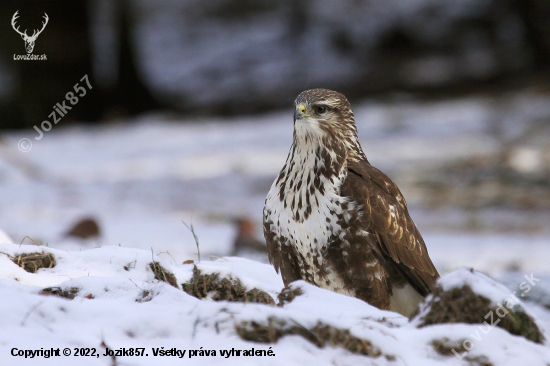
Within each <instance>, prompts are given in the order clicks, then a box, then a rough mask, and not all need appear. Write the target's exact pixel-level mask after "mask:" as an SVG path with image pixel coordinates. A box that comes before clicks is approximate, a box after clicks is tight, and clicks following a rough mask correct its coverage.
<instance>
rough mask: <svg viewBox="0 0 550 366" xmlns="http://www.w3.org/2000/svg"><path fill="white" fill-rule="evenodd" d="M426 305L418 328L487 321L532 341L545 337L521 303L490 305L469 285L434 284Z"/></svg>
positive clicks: (537, 341) (489, 302) (490, 324)
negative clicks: (446, 289) (456, 286)
mask: <svg viewBox="0 0 550 366" xmlns="http://www.w3.org/2000/svg"><path fill="white" fill-rule="evenodd" d="M428 307H429V311H428V313H427V314H425V315H424V316H423V317H422V319H421V322H420V324H419V325H418V327H419V328H420V327H425V326H427V325H431V324H442V323H467V324H477V323H479V324H482V323H484V322H487V324H488V325H489V326H493V325H496V326H497V327H501V328H502V329H504V330H506V331H508V332H509V333H511V334H514V335H520V336H523V337H525V338H526V339H528V340H530V341H533V342H535V343H542V342H543V341H544V336H543V335H542V332H541V331H540V329H539V328H538V327H537V325H536V323H535V321H534V320H533V318H531V317H530V316H529V315H527V314H526V313H525V311H524V310H523V308H521V306H519V305H515V306H513V307H512V308H511V309H510V308H507V307H504V306H503V305H496V306H495V305H491V300H489V299H488V298H486V297H485V296H482V295H479V294H476V293H475V292H474V291H472V289H471V287H470V286H468V285H465V286H463V287H461V288H452V289H450V290H449V291H444V290H443V288H442V287H441V286H437V287H436V288H435V290H434V292H433V297H432V299H431V300H430V302H429V303H428ZM484 326H485V325H484ZM457 352H458V350H457Z"/></svg>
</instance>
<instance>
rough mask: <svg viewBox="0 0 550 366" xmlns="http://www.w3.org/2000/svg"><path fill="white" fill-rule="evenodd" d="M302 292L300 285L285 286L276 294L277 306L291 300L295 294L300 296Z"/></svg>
mask: <svg viewBox="0 0 550 366" xmlns="http://www.w3.org/2000/svg"><path fill="white" fill-rule="evenodd" d="M302 294H303V292H302V289H301V288H300V287H291V286H286V287H285V288H284V289H283V291H281V293H280V294H279V296H277V299H278V300H279V302H278V303H277V306H284V305H285V304H288V303H290V302H292V300H294V299H295V298H296V296H300V295H302Z"/></svg>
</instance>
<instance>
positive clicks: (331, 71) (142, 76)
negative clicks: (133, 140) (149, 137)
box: [0, 0, 550, 129]
mask: <svg viewBox="0 0 550 366" xmlns="http://www.w3.org/2000/svg"><path fill="white" fill-rule="evenodd" d="M16 10H18V11H19V15H20V17H19V19H18V20H17V22H18V23H17V24H18V25H20V26H21V30H23V29H29V31H28V33H29V34H31V33H32V29H37V28H40V26H41V22H42V16H43V15H44V13H47V14H48V16H49V19H50V20H49V23H48V25H47V27H46V29H45V30H44V32H43V33H42V34H41V35H40V36H39V37H38V39H37V41H36V46H35V49H34V52H33V53H34V54H36V55H41V54H46V55H47V61H21V60H14V59H13V58H14V54H15V55H19V54H25V49H24V43H23V41H22V39H21V37H20V36H19V35H18V34H17V33H16V32H15V31H14V30H13V29H12V27H11V18H12V16H13V14H14V13H15V11H16ZM0 23H1V24H0V115H1V119H0V128H3V129H20V128H29V127H32V126H33V125H36V124H39V123H40V122H41V121H42V120H44V119H47V116H48V114H49V113H51V111H52V107H53V105H55V103H57V102H59V101H62V100H63V98H64V95H65V93H66V92H67V91H68V90H71V89H72V87H73V85H74V84H75V83H76V82H78V80H80V79H81V78H82V76H83V75H84V74H88V75H89V77H90V79H91V83H92V86H93V87H94V90H93V92H91V93H89V95H88V96H86V98H83V99H82V101H81V102H80V103H79V106H78V108H74V109H73V110H72V111H71V113H70V114H68V115H67V117H66V118H65V119H64V124H68V123H70V122H71V121H84V122H90V123H95V122H99V121H108V120H109V119H110V118H113V117H118V116H133V115H136V114H140V113H143V112H147V111H153V110H171V111H173V112H176V113H179V114H207V115H228V114H247V113H255V112H261V111H266V110H270V109H273V108H280V107H284V106H288V105H289V104H290V103H291V102H292V100H293V99H294V97H295V96H296V95H297V93H299V92H300V91H301V90H304V89H306V88H309V87H325V88H333V89H337V90H339V91H341V92H343V93H344V94H346V95H348V96H349V97H350V98H351V99H356V98H361V97H366V96H370V95H375V94H376V95H384V94H388V93H395V92H401V91H406V92H410V93H413V94H415V95H416V96H417V97H420V98H437V97H441V96H448V95H454V94H464V93H471V92H479V91H480V90H481V91H483V92H487V93H499V92H502V91H505V90H509V89H513V88H516V87H524V86H525V85H534V86H535V87H537V88H540V89H542V90H548V89H549V85H550V83H549V80H550V76H549V75H550V2H549V1H546V0H483V1H467V0H461V1H449V2H444V1H438V2H434V1H401V2H389V1H381V0H380V1H373V0H371V1H342V2H337V3H336V2H325V1H318V0H307V1H285V2H277V1H274V0H255V1H252V0H232V1H229V0H216V1H208V2H202V1H192V0H188V1H180V2H169V1H145V0H141V1H123V0H118V1H107V0H100V1H68V0H56V1H43V0H42V1H13V0H4V1H2V2H1V3H0Z"/></svg>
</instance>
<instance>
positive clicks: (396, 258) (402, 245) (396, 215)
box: [342, 161, 439, 296]
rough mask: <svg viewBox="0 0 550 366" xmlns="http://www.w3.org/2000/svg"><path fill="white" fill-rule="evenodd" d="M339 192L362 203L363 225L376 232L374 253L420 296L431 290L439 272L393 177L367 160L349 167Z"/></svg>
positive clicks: (374, 233) (366, 228)
mask: <svg viewBox="0 0 550 366" xmlns="http://www.w3.org/2000/svg"><path fill="white" fill-rule="evenodd" d="M342 195H343V196H347V197H350V199H351V200H352V201H355V202H358V203H360V204H363V205H364V211H365V214H364V216H363V218H362V225H363V227H364V228H365V230H367V231H369V232H370V233H371V234H373V235H375V237H376V238H377V240H375V242H376V245H377V246H378V247H377V248H376V251H377V253H378V254H379V255H380V256H381V259H383V260H384V261H385V262H387V263H389V265H390V266H393V267H394V269H395V270H397V271H398V272H399V273H400V274H401V275H402V276H403V277H404V278H405V279H406V280H407V282H408V283H409V284H411V286H413V287H414V288H415V289H416V290H417V291H418V292H419V293H420V294H421V295H423V296H426V295H427V294H428V293H429V292H431V290H432V288H433V285H434V283H435V280H436V279H437V278H438V277H439V273H437V270H436V269H435V267H434V265H433V263H432V261H431V259H430V257H429V255H428V250H427V249H426V244H424V240H423V239H422V236H421V235H420V232H419V231H418V229H417V228H416V225H415V224H414V222H413V221H412V219H411V217H410V216H409V212H408V210H407V204H406V202H405V198H404V197H403V195H402V194H401V192H400V191H399V188H397V185H395V183H393V182H392V180H391V179H390V178H389V177H388V176H387V175H385V174H384V173H382V172H381V171H380V170H378V169H376V168H375V167H373V166H372V165H370V164H369V163H368V162H366V161H363V162H360V163H354V164H352V165H350V166H348V176H347V178H346V180H345V182H344V184H343V185H342Z"/></svg>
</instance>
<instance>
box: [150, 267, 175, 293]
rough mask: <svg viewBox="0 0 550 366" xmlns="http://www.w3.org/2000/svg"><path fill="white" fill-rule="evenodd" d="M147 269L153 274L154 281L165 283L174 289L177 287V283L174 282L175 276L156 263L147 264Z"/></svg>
mask: <svg viewBox="0 0 550 366" xmlns="http://www.w3.org/2000/svg"><path fill="white" fill-rule="evenodd" d="M149 268H151V271H153V273H154V274H155V279H156V280H159V281H163V282H166V283H168V284H170V285H172V286H174V287H175V288H179V287H178V281H177V280H176V276H174V274H173V273H172V272H170V271H168V270H166V269H164V267H163V266H161V265H160V264H159V263H157V262H151V263H149Z"/></svg>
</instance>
